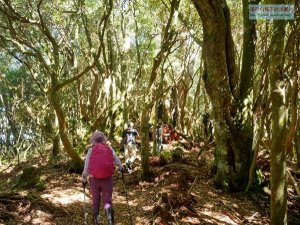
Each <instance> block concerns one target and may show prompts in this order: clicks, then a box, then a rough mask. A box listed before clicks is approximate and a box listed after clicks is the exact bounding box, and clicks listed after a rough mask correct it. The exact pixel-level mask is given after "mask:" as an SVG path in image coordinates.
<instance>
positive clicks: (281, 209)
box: [268, 0, 288, 225]
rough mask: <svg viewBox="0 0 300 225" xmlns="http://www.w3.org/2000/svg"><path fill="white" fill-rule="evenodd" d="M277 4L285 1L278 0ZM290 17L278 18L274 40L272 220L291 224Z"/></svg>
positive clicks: (275, 224) (271, 68) (276, 223)
mask: <svg viewBox="0 0 300 225" xmlns="http://www.w3.org/2000/svg"><path fill="white" fill-rule="evenodd" d="M273 3H274V4H284V3H285V1H282V0H278V1H276V0H274V1H273ZM285 26H286V21H284V20H274V23H273V33H272V39H271V43H270V64H269V68H268V69H269V80H270V97H271V168H270V170H271V224H272V225H279V224H280V225H283V224H287V186H286V140H287V131H288V130H287V108H286V105H285V104H286V102H285V99H286V96H285V91H284V88H285V83H284V82H285V81H284V77H283V76H282V74H283V72H282V70H283V49H284V37H285Z"/></svg>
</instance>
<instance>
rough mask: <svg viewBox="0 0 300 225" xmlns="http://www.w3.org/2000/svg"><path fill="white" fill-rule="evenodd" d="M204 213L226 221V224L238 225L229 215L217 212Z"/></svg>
mask: <svg viewBox="0 0 300 225" xmlns="http://www.w3.org/2000/svg"><path fill="white" fill-rule="evenodd" d="M202 214H204V215H206V216H208V217H211V218H212V219H215V220H218V221H220V222H224V224H225V223H226V224H232V225H237V223H236V222H234V221H233V220H232V219H231V218H229V216H227V215H226V214H223V213H216V212H209V211H206V212H202Z"/></svg>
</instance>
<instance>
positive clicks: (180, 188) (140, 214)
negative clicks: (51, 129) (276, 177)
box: [0, 152, 299, 225]
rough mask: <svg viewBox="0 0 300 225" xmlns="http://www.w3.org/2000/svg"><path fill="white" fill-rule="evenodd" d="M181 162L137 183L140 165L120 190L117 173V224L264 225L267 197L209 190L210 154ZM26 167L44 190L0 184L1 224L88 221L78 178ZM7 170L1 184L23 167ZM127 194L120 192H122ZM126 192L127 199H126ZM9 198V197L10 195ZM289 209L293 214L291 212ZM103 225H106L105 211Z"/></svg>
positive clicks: (293, 202) (61, 167)
mask: <svg viewBox="0 0 300 225" xmlns="http://www.w3.org/2000/svg"><path fill="white" fill-rule="evenodd" d="M187 154H188V155H187V157H186V159H185V160H182V161H181V162H180V163H169V164H167V165H165V166H156V167H153V168H152V169H153V174H154V175H153V177H152V178H151V179H150V180H149V181H147V182H145V181H141V179H140V177H141V174H140V171H141V169H140V167H139V165H138V164H137V165H136V169H135V171H134V172H133V173H132V174H130V175H126V176H125V177H124V178H125V186H124V183H123V180H122V176H121V174H120V173H117V172H116V173H115V176H114V183H115V186H114V193H113V204H114V209H115V220H116V225H129V224H131V222H130V215H129V210H128V206H129V209H130V214H131V215H132V220H133V224H136V225H139V224H140V225H143V224H144V225H146V224H147V225H148V224H161V225H164V224H172V223H173V224H209V225H210V224H217V225H221V224H222V225H223V224H224V225H231V224H269V222H270V221H269V197H268V195H266V194H265V193H263V192H249V193H247V194H245V193H230V194H229V193H226V192H224V191H222V190H218V189H215V188H214V185H213V172H212V168H211V163H210V158H209V157H210V156H209V154H211V155H213V153H209V152H206V153H205V154H206V156H207V159H206V160H205V162H204V161H203V162H202V163H200V164H199V163H197V162H195V159H194V157H193V156H192V154H194V155H196V156H197V155H198V154H197V152H194V153H191V152H188V153H187ZM29 164H30V165H33V164H36V165H37V166H38V167H39V170H40V175H41V179H42V180H43V182H44V183H45V190H43V191H37V190H36V189H29V190H22V189H16V191H15V192H14V193H13V194H14V195H9V194H8V193H11V190H10V189H9V185H11V184H12V182H10V183H5V182H4V183H2V184H0V187H1V191H2V190H7V196H6V197H5V195H4V192H3V191H2V192H1V195H3V198H1V197H0V224H1V223H2V224H14V225H15V224H44V225H52V224H61V225H73V224H74V225H76V224H84V215H85V212H87V213H88V217H87V220H88V221H87V224H93V223H92V213H91V200H90V195H89V190H88V189H87V190H86V201H84V193H83V188H82V186H81V176H80V175H79V174H75V173H70V172H67V171H68V169H67V168H68V166H67V165H66V164H63V163H59V164H53V163H47V162H46V163H43V162H39V161H38V160H37V161H36V162H35V163H33V162H30V163H29ZM27 165H28V164H26V163H22V164H21V165H20V166H18V167H14V168H11V169H8V170H7V171H6V172H3V173H1V174H0V180H2V181H4V180H5V179H7V178H8V177H16V176H17V174H19V173H20V171H21V170H22V168H23V167H25V166H27ZM124 187H125V188H126V191H127V192H126V191H125V188H124ZM126 193H127V197H128V198H126ZM13 196H14V197H13ZM288 207H289V214H288V215H289V217H288V219H289V222H290V223H289V224H297V223H298V222H299V217H298V214H297V212H296V210H298V209H299V199H297V198H295V196H294V195H292V194H291V193H289V205H288ZM293 210H294V211H293ZM101 219H102V223H103V224H106V217H105V215H104V210H101Z"/></svg>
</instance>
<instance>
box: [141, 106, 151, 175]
mask: <svg viewBox="0 0 300 225" xmlns="http://www.w3.org/2000/svg"><path fill="white" fill-rule="evenodd" d="M151 108H152V106H151V105H150V104H147V106H145V108H144V110H143V111H142V115H141V157H142V169H143V173H142V179H143V180H147V179H149V177H150V166H149V151H150V149H149V120H150V118H149V110H151Z"/></svg>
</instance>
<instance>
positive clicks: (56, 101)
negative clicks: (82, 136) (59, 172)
mask: <svg viewBox="0 0 300 225" xmlns="http://www.w3.org/2000/svg"><path fill="white" fill-rule="evenodd" d="M49 101H50V102H51V104H52V106H53V108H54V111H55V113H56V116H57V119H58V129H59V135H60V139H61V141H62V144H63V146H64V150H65V151H66V153H67V154H68V155H69V156H70V158H71V159H72V162H73V164H74V167H75V170H76V171H80V170H81V169H82V167H83V161H82V159H81V158H80V157H79V155H78V153H77V152H76V151H74V149H73V147H72V144H71V141H70V139H69V137H68V131H67V124H66V119H65V115H64V113H63V109H62V107H61V104H60V96H59V94H58V93H57V92H56V91H53V90H52V91H51V92H50V96H49Z"/></svg>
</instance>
